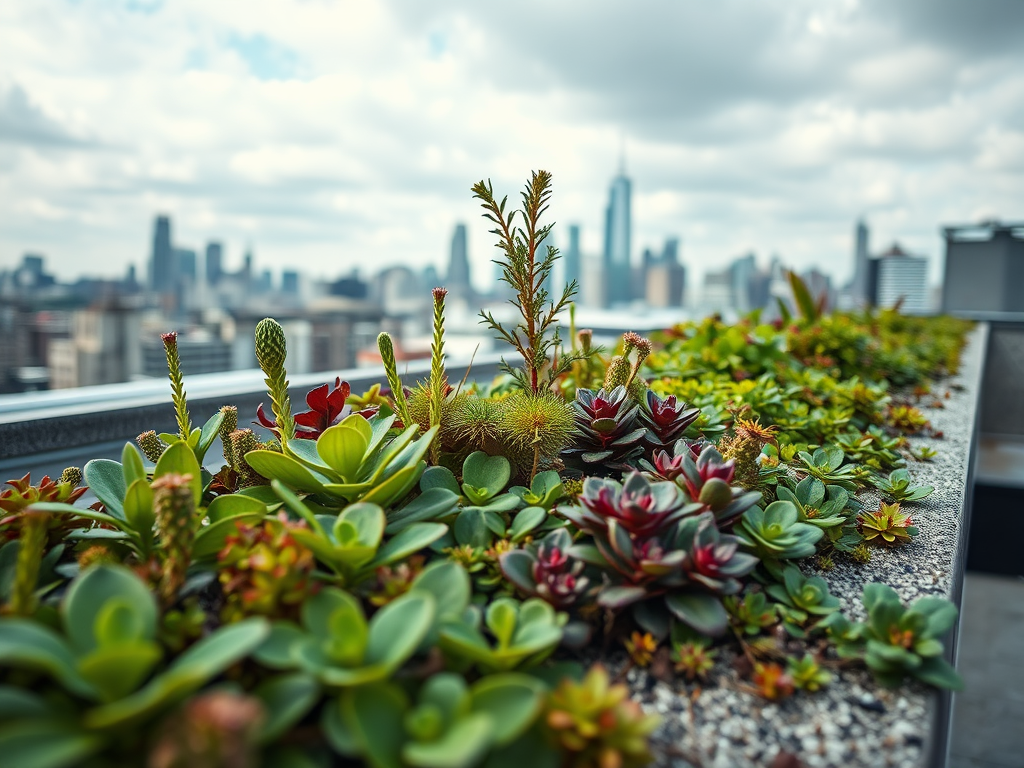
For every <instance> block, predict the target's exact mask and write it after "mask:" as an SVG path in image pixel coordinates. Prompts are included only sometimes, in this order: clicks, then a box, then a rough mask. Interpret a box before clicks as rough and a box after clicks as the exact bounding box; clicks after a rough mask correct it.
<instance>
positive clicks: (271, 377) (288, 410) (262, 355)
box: [256, 317, 295, 446]
mask: <svg viewBox="0 0 1024 768" xmlns="http://www.w3.org/2000/svg"><path fill="white" fill-rule="evenodd" d="M287 355H288V347H287V344H286V342H285V337H284V328H282V327H281V324H280V323H279V322H277V320H275V319H274V318H272V317H265V318H263V319H262V320H260V321H259V323H257V325H256V360H257V361H258V362H259V364H260V368H262V369H263V373H265V374H266V376H267V378H266V383H267V393H268V394H269V395H270V401H271V405H272V406H273V409H274V416H275V418H276V420H277V427H278V430H279V431H280V433H281V445H282V446H285V445H287V444H288V441H289V440H291V439H293V438H294V437H295V419H293V418H292V407H291V400H290V399H289V397H288V374H287V371H285V367H284V361H285V358H286V357H287Z"/></svg>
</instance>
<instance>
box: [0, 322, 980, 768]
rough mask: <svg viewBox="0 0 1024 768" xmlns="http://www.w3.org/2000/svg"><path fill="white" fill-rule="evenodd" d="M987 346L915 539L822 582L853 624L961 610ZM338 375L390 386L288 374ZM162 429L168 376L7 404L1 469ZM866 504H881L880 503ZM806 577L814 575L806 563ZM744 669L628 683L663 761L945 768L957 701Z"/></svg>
mask: <svg viewBox="0 0 1024 768" xmlns="http://www.w3.org/2000/svg"><path fill="white" fill-rule="evenodd" d="M988 336H989V326H988V325H987V324H984V323H981V324H979V325H978V326H977V327H976V329H975V330H974V331H973V332H972V334H971V335H970V337H969V341H968V345H967V347H966V349H965V352H964V358H963V361H962V366H961V370H960V372H959V374H958V375H957V376H956V377H954V378H953V379H951V380H947V381H943V382H941V384H940V386H941V387H942V388H943V389H948V390H949V392H950V397H949V399H948V400H946V401H945V408H944V409H933V410H930V411H929V414H928V415H929V418H930V420H931V422H932V424H933V426H934V428H935V429H936V430H939V431H941V432H942V433H944V437H943V438H942V439H933V438H926V437H914V438H912V440H913V441H914V444H915V445H916V446H918V447H920V446H924V445H928V446H929V447H931V448H934V449H935V450H936V451H938V455H937V456H936V457H935V458H934V460H933V461H932V462H930V463H917V464H915V466H914V474H915V482H919V483H922V484H927V485H932V486H934V487H935V491H934V493H932V494H931V495H930V496H928V497H926V498H925V499H924V500H922V501H920V502H918V503H917V504H915V507H914V519H915V523H916V524H917V526H918V527H919V528H920V531H921V533H920V535H919V536H918V537H916V538H915V539H914V541H913V542H912V543H909V544H906V545H904V546H902V547H898V548H893V549H888V548H879V549H877V550H875V552H874V555H873V557H872V559H871V561H870V562H869V563H867V564H866V565H863V566H852V565H845V564H842V563H840V564H837V567H836V568H835V569H834V570H832V571H830V572H827V573H824V574H820V573H818V572H816V573H818V575H823V576H824V578H825V579H826V581H827V582H828V583H829V587H830V589H831V591H832V592H833V593H834V594H835V595H836V596H837V597H839V598H840V599H841V601H842V603H843V605H842V608H843V610H844V611H845V612H848V615H850V616H851V618H857V619H862V618H863V609H862V607H861V603H860V593H861V589H862V587H863V585H864V584H866V583H868V582H871V581H880V582H883V583H886V584H889V585H891V586H893V587H894V588H895V589H896V590H897V592H899V594H900V596H901V597H902V598H903V600H905V601H912V600H914V599H916V598H917V597H921V596H923V595H935V596H940V597H946V598H948V599H950V600H952V601H953V602H954V603H955V604H956V605H957V606H958V607H959V606H960V604H961V601H962V590H963V578H964V568H965V563H966V542H967V531H968V528H969V523H970V499H971V490H972V485H973V480H974V463H975V458H976V455H977V453H978V451H977V442H978V441H977V434H978V424H979V421H980V420H979V395H980V392H981V383H982V372H983V369H984V368H985V351H986V348H987V346H988ZM498 360H499V357H498V356H497V355H491V356H487V357H478V358H477V360H476V361H475V362H474V364H473V366H472V375H473V376H474V377H479V378H489V377H491V376H493V375H495V374H496V373H497V371H498V367H497V366H498ZM428 367H429V363H428V362H416V363H410V364H409V366H408V368H407V371H406V372H407V374H408V376H407V377H406V380H407V381H408V380H411V378H415V377H419V376H421V375H424V374H425V373H426V371H427V369H428ZM449 370H450V372H451V374H452V377H453V378H461V376H462V375H463V374H464V372H465V370H466V361H462V364H461V365H460V364H459V363H458V362H453V363H452V364H450V366H449ZM335 375H338V376H341V377H342V378H343V379H346V380H348V381H349V382H350V383H351V385H352V389H353V391H361V390H364V389H366V388H368V387H369V386H371V385H372V384H373V383H377V382H380V381H382V380H383V375H382V373H381V371H380V370H377V369H356V370H349V371H337V372H322V373H314V374H306V375H302V376H295V377H293V378H292V380H291V394H292V396H293V398H296V397H297V398H301V397H302V396H303V395H304V393H305V392H306V390H308V389H309V388H310V387H312V386H316V385H319V384H322V383H323V382H324V381H327V380H328V379H333V378H334V376H335ZM186 387H187V390H188V394H189V403H190V407H191V409H192V411H193V413H195V414H197V415H201V416H203V417H205V416H207V415H209V414H210V413H212V412H213V411H215V410H216V409H217V408H219V407H220V406H221V405H224V404H227V403H231V404H234V405H237V406H238V407H239V411H240V413H243V414H250V415H251V414H255V409H256V406H257V404H259V403H260V402H263V401H266V400H267V396H266V391H265V389H264V384H263V380H262V373H261V372H260V371H237V372H231V373H222V374H208V375H203V376H191V377H188V378H187V380H186ZM154 428H155V429H157V430H158V431H159V430H160V429H164V430H168V431H170V430H173V428H174V412H173V407H172V405H171V402H170V398H169V397H168V384H167V382H166V381H164V380H160V381H156V380H154V381H152V382H136V383H131V384H120V385H109V386H101V387H90V388H84V389H80V390H73V391H67V392H46V393H33V394H29V395H21V396H13V397H3V398H0V470H3V471H5V473H6V474H7V475H10V476H15V473H18V472H20V473H21V474H24V472H26V471H29V470H32V471H33V473H34V474H35V473H39V472H49V473H51V474H53V473H59V471H60V469H61V467H62V466H64V465H66V464H70V463H78V464H81V463H84V461H85V460H87V459H89V458H95V457H97V456H101V455H110V456H111V457H112V458H116V457H118V456H119V455H120V448H121V446H122V445H123V443H124V441H125V440H130V439H132V438H133V437H134V436H135V435H136V434H138V433H139V432H142V431H143V430H146V429H154ZM862 498H865V499H866V500H875V501H877V496H876V497H874V498H872V496H871V494H865V495H863V496H862ZM804 568H805V569H807V570H808V571H810V569H811V566H810V565H809V564H804ZM956 635H957V630H954V632H953V636H952V637H951V638H950V639H949V640H948V642H947V648H946V654H947V659H948V660H949V661H951V662H954V663H955V660H956V650H957V637H956ZM735 660H736V652H734V651H733V650H731V649H727V650H725V651H724V652H723V653H722V654H721V656H720V658H719V660H718V662H717V668H716V670H715V672H714V673H713V675H712V677H711V679H712V680H717V683H716V684H712V685H709V686H708V687H706V688H696V687H694V686H693V685H692V684H691V685H689V686H687V685H685V684H684V683H683V682H682V680H677V681H675V682H673V683H665V682H662V681H659V680H656V679H655V678H654V677H653V676H651V675H650V674H649V673H648V672H647V671H646V670H641V669H632V670H630V671H629V672H628V673H627V676H626V679H627V680H628V683H629V685H630V688H631V690H632V692H633V695H634V697H635V698H636V699H638V700H639V701H640V702H641V703H642V704H643V706H644V707H645V708H647V709H649V710H651V711H655V712H658V713H659V714H661V715H662V716H663V723H662V726H661V727H660V728H659V730H658V731H657V732H656V734H655V737H654V742H655V749H656V755H657V764H658V765H661V766H673V768H690V767H691V766H706V767H707V768H711V767H712V766H716V767H717V766H729V767H730V768H734V767H735V768H740V767H742V766H764V765H769V764H773V765H789V764H790V763H787V762H778V760H779V755H780V753H788V754H790V755H794V756H799V760H800V761H801V763H799V764H801V765H806V766H809V767H810V766H871V767H872V768H874V766H880V765H890V766H907V768H909V767H911V766H914V767H915V768H917V767H919V766H920V767H925V766H926V767H927V768H938V767H939V766H944V765H946V761H947V755H948V749H949V727H950V717H951V711H952V706H951V702H952V697H951V694H950V693H949V692H948V691H937V690H935V689H932V688H928V687H926V686H924V685H922V684H919V683H909V682H908V683H905V684H904V685H903V686H901V687H900V688H897V689H895V690H888V689H884V688H881V687H879V686H878V685H877V684H876V683H874V682H873V680H872V678H871V675H870V673H869V672H868V671H867V670H865V669H844V670H842V671H841V672H840V673H839V674H838V676H837V678H836V679H835V680H834V681H833V683H832V684H831V685H829V686H827V687H825V688H824V689H822V690H821V691H819V692H817V693H815V694H810V695H801V696H795V697H792V698H789V699H786V700H783V701H782V702H780V703H770V702H766V701H765V700H764V699H761V698H759V697H757V696H755V695H753V694H751V693H748V692H746V691H745V690H743V688H742V687H741V686H740V685H737V682H736V675H735V674H734V673H733V672H732V666H731V665H732V663H733V662H734V661H735ZM609 661H610V663H611V666H612V667H613V668H618V669H620V670H621V669H623V668H624V666H625V658H624V655H623V654H621V653H619V654H616V655H613V657H612V658H611V659H610V660H609ZM773 761H776V762H774V763H773ZM794 764H796V763H794Z"/></svg>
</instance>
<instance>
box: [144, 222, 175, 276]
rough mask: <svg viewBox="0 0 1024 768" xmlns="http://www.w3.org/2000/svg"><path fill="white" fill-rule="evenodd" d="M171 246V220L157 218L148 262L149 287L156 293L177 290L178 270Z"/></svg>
mask: <svg viewBox="0 0 1024 768" xmlns="http://www.w3.org/2000/svg"><path fill="white" fill-rule="evenodd" d="M175 261H176V259H175V253H174V248H173V247H172V246H171V219H170V217H169V216H157V217H156V225H155V226H154V228H153V253H152V256H151V257H150V261H149V285H150V288H152V289H153V290H154V291H156V292H157V293H173V292H174V291H175V290H176V289H177V283H178V269H177V264H176V263H175Z"/></svg>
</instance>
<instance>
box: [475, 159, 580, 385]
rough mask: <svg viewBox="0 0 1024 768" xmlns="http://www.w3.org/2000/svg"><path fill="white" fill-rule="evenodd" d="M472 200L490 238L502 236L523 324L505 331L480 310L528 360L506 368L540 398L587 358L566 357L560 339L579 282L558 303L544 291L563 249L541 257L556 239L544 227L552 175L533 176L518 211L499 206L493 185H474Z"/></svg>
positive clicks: (505, 271) (507, 278)
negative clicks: (489, 224) (564, 314)
mask: <svg viewBox="0 0 1024 768" xmlns="http://www.w3.org/2000/svg"><path fill="white" fill-rule="evenodd" d="M473 197H475V198H476V199H478V200H480V201H481V204H480V205H481V207H482V208H483V209H484V211H485V213H484V218H486V219H488V220H489V221H491V222H492V223H494V224H495V229H492V230H491V233H492V234H494V235H497V236H498V243H497V247H498V248H499V249H501V252H502V254H503V256H504V258H503V259H501V260H499V261H496V262H495V263H497V264H498V266H500V267H501V268H502V277H501V280H502V281H503V282H505V283H508V285H509V286H511V288H512V290H513V291H515V297H514V298H513V299H510V303H511V304H512V305H513V306H514V307H515V308H516V309H518V310H519V313H520V315H521V316H522V320H520V321H519V322H518V323H517V324H516V326H515V327H514V328H506V327H505V326H504V325H502V324H501V323H500V322H498V321H497V320H496V319H495V318H494V315H492V314H491V313H490V312H485V311H481V313H480V316H481V318H482V319H483V322H484V324H486V325H487V326H488V327H489V328H490V329H491V330H493V331H494V332H495V334H497V337H498V338H500V339H502V340H504V341H506V342H508V343H509V344H510V345H512V347H514V348H515V350H516V351H517V352H518V353H519V354H520V355H521V356H522V358H523V368H522V369H518V368H513V367H512V366H511V365H509V364H508V363H507V362H505V361H503V362H502V365H503V367H504V369H505V370H506V371H507V372H508V373H509V374H510V375H511V376H512V377H513V378H514V379H515V380H516V382H517V383H518V384H519V385H520V386H521V387H522V388H523V389H527V390H529V391H530V392H532V393H533V394H539V393H540V392H543V391H545V390H547V389H549V388H550V387H551V386H552V384H553V383H554V382H555V380H556V379H557V378H558V377H559V376H561V375H562V374H564V373H566V372H568V371H569V370H570V369H571V368H572V365H573V363H574V362H576V361H577V360H580V359H582V356H581V354H580V353H579V352H567V353H562V351H561V349H560V347H561V340H560V339H559V337H558V317H559V315H560V314H561V312H562V310H563V309H565V307H566V306H567V305H568V304H569V302H570V301H571V300H572V297H573V296H575V295H576V291H577V287H576V281H575V280H573V281H572V282H570V283H569V284H568V285H566V286H565V287H564V288H563V289H562V293H561V296H560V297H559V298H558V299H557V300H551V301H549V295H548V291H547V289H546V288H545V287H544V286H545V285H547V283H548V282H549V280H550V277H551V270H552V267H553V266H554V263H555V261H556V260H557V259H558V249H557V248H555V247H553V246H550V245H549V246H547V248H546V252H545V253H544V254H541V253H539V252H538V251H539V250H540V248H541V244H542V243H543V242H544V240H545V239H546V238H547V237H548V236H549V235H550V234H551V227H552V225H551V224H546V225H544V226H541V224H540V219H541V216H543V215H544V212H545V211H546V210H547V207H548V203H549V201H550V199H551V174H550V173H548V172H547V171H534V172H533V175H532V176H531V178H530V181H529V182H527V184H526V188H525V189H524V190H523V192H522V200H523V207H522V209H521V210H518V211H509V212H508V213H506V211H505V208H506V205H507V203H508V197H507V196H506V197H503V198H502V199H501V202H500V203H499V202H498V201H497V200H495V198H494V188H493V187H492V186H491V183H490V181H487V182H484V181H479V182H477V183H476V184H474V185H473ZM517 221H519V222H521V223H517Z"/></svg>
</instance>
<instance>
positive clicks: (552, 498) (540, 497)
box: [509, 469, 566, 512]
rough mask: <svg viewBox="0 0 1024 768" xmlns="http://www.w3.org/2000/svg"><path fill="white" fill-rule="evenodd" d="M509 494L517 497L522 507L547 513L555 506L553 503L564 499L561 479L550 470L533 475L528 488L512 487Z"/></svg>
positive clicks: (564, 493) (563, 487)
mask: <svg viewBox="0 0 1024 768" xmlns="http://www.w3.org/2000/svg"><path fill="white" fill-rule="evenodd" d="M509 492H510V493H514V494H515V495H516V496H518V497H519V498H520V500H521V501H522V502H523V506H526V507H540V508H541V509H543V510H545V511H548V512H550V511H551V509H552V508H553V507H554V506H555V502H557V501H559V500H560V499H563V498H565V497H566V492H565V486H564V485H563V483H562V478H561V477H559V476H558V473H557V472H555V471H554V470H551V469H549V470H547V471H545V472H539V473H538V474H537V475H535V476H534V478H533V481H532V482H531V483H530V487H529V488H526V487H525V486H522V485H514V486H512V487H511V488H509Z"/></svg>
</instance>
